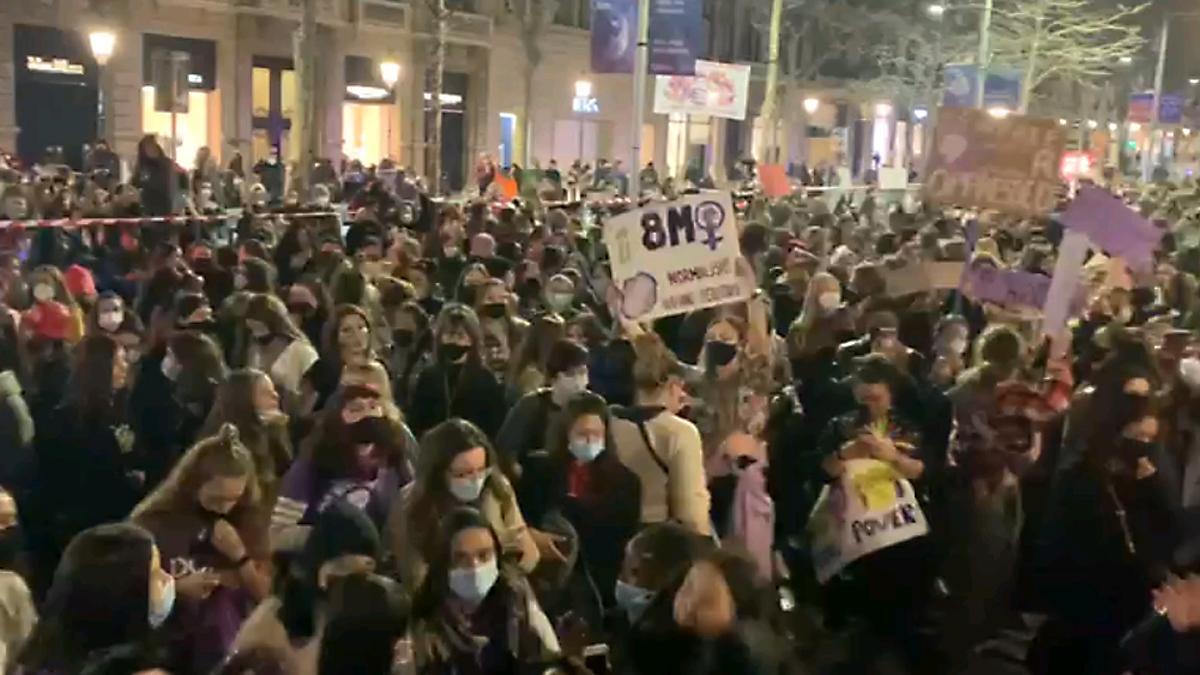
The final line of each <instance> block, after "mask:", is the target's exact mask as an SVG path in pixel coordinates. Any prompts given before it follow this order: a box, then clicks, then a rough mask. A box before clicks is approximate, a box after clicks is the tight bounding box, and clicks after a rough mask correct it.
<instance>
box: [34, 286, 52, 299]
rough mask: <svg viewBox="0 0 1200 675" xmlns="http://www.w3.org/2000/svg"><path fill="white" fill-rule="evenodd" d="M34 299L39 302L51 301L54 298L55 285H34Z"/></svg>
mask: <svg viewBox="0 0 1200 675" xmlns="http://www.w3.org/2000/svg"><path fill="white" fill-rule="evenodd" d="M33 299H34V300H37V301H38V302H50V301H51V300H53V299H54V287H53V286H51V285H50V284H36V285H35V286H34V287H33Z"/></svg>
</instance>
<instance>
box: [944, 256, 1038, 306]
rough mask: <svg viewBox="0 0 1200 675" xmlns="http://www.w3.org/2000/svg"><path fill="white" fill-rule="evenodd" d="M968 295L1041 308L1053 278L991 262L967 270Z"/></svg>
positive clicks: (977, 298) (983, 299)
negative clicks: (993, 265) (997, 267)
mask: <svg viewBox="0 0 1200 675" xmlns="http://www.w3.org/2000/svg"><path fill="white" fill-rule="evenodd" d="M963 291H964V292H965V293H966V295H967V297H970V298H972V299H974V300H975V301H977V302H991V303H994V304H997V305H1004V306H1006V307H1014V308H1015V307H1026V308H1035V309H1039V310H1040V309H1042V308H1043V307H1045V305H1046V297H1047V295H1049V293H1050V277H1048V276H1045V275H1044V274H1034V273H1032V272H1021V271H1019V270H999V269H996V268H995V267H992V266H991V265H972V266H971V267H970V268H968V269H967V279H966V288H964V289H963Z"/></svg>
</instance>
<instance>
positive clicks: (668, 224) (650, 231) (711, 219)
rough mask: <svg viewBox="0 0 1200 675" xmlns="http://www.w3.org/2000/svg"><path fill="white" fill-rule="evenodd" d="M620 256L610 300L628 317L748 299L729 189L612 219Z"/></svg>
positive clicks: (609, 241) (608, 228) (615, 257)
mask: <svg viewBox="0 0 1200 675" xmlns="http://www.w3.org/2000/svg"><path fill="white" fill-rule="evenodd" d="M604 243H605V245H606V246H607V247H608V251H609V256H610V259H611V261H612V286H611V287H610V290H609V295H610V296H611V297H610V298H608V299H609V302H610V305H612V306H614V307H617V308H619V310H620V312H621V313H622V314H624V315H625V317H626V318H628V319H634V320H639V321H640V320H645V319H657V318H660V317H664V316H671V315H673V314H682V313H684V312H690V311H692V310H694V309H703V308H705V307H713V306H715V305H722V304H725V303H727V302H735V301H741V300H745V299H746V298H748V297H749V290H750V289H747V287H746V285H745V284H743V283H741V279H740V276H739V272H740V270H741V267H742V266H744V265H745V264H746V263H745V262H744V261H743V259H742V252H741V248H740V247H739V245H738V231H737V224H736V222H735V217H734V212H733V203H732V200H731V199H730V196H729V193H728V192H701V193H699V194H694V195H688V196H686V197H683V198H681V199H677V200H675V201H671V202H659V203H652V204H648V205H647V206H646V207H645V208H641V209H636V210H633V211H629V212H627V213H623V214H621V215H619V216H617V217H615V218H612V219H610V220H609V221H608V222H607V223H605V225H604Z"/></svg>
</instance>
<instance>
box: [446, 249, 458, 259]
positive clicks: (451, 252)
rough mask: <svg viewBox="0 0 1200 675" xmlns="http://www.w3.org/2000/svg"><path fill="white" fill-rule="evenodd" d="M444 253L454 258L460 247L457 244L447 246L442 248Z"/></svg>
mask: <svg viewBox="0 0 1200 675" xmlns="http://www.w3.org/2000/svg"><path fill="white" fill-rule="evenodd" d="M442 255H443V256H445V257H447V258H453V257H455V256H457V255H458V247H457V246H446V247H444V248H442Z"/></svg>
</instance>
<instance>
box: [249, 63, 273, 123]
mask: <svg viewBox="0 0 1200 675" xmlns="http://www.w3.org/2000/svg"><path fill="white" fill-rule="evenodd" d="M250 84H251V90H252V92H253V93H252V96H253V97H254V104H253V105H254V116H255V117H266V116H267V115H269V114H271V69H270V68H255V69H254V71H253V74H252V76H251V83H250Z"/></svg>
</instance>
